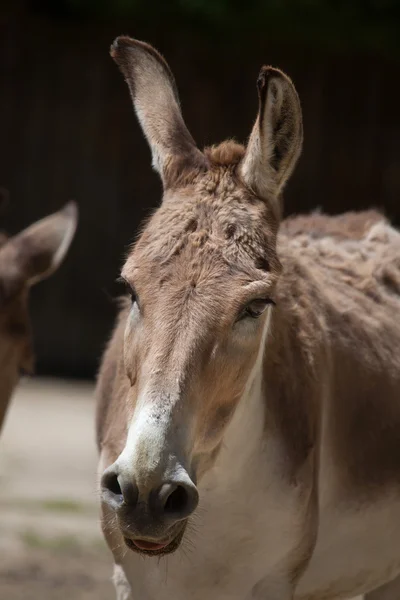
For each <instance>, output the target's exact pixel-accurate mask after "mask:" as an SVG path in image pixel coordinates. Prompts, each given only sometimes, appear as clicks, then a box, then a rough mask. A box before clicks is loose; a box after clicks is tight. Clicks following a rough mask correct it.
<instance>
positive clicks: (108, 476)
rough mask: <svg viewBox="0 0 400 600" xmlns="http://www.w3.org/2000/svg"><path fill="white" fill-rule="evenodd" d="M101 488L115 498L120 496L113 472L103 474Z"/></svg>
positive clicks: (115, 475)
mask: <svg viewBox="0 0 400 600" xmlns="http://www.w3.org/2000/svg"><path fill="white" fill-rule="evenodd" d="M102 487H103V488H105V489H107V490H108V491H109V492H111V493H112V494H115V495H116V496H122V490H121V486H120V485H119V481H118V475H117V473H115V472H114V471H110V472H108V473H104V475H103V480H102Z"/></svg>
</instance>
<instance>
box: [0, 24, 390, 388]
mask: <svg viewBox="0 0 400 600" xmlns="http://www.w3.org/2000/svg"><path fill="white" fill-rule="evenodd" d="M1 33H2V35H1V38H0V72H1V76H0V86H1V89H0V139H1V149H0V151H1V157H0V185H1V186H4V187H6V188H7V189H8V190H9V191H10V194H11V206H10V208H9V210H8V214H7V216H6V219H5V221H4V223H3V224H4V227H5V228H7V229H8V230H9V231H10V232H15V231H17V230H19V229H21V228H22V227H23V226H25V225H28V224H29V223H30V222H31V221H33V220H35V219H37V218H39V217H41V216H43V215H45V214H46V213H48V212H51V211H53V210H56V209H57V208H58V207H60V206H61V205H62V204H63V203H64V202H66V201H67V200H68V199H70V198H75V199H76V200H77V201H78V203H79V206H80V213H81V218H80V224H79V230H78V234H77V237H76V240H75V242H74V244H73V247H72V250H71V253H70V255H69V256H68V259H67V260H66V262H65V263H64V265H63V266H62V269H61V270H60V272H59V273H57V275H55V276H54V277H53V278H52V279H51V280H49V281H47V282H44V283H42V284H41V285H40V286H38V287H37V288H36V289H35V290H34V291H33V297H32V316H33V322H34V329H35V338H36V348H37V353H38V357H39V364H38V367H39V371H41V372H43V373H53V374H65V375H74V376H77V375H81V376H92V375H93V374H94V372H95V369H96V365H97V363H98V359H99V356H100V355H101V352H102V349H103V347H104V343H105V341H106V339H107V337H108V335H109V332H110V330H111V327H112V323H113V317H114V314H115V305H114V302H113V299H112V298H113V295H114V294H115V288H114V284H113V281H114V279H115V278H116V276H117V275H118V269H119V266H120V265H121V262H122V259H123V256H124V252H125V249H126V247H127V244H128V243H130V242H131V241H132V239H133V238H134V235H135V232H136V230H137V227H138V224H139V223H140V222H141V220H142V218H143V217H144V216H145V215H146V214H148V212H149V210H150V209H151V208H153V207H155V206H157V203H158V201H159V198H160V185H159V182H158V179H157V177H156V175H155V174H153V173H152V171H151V167H150V154H149V150H148V148H147V145H146V143H145V141H144V139H143V137H142V135H141V132H140V130H139V127H138V125H137V123H136V119H135V117H134V114H133V111H132V109H131V104H130V99H129V95H128V90H127V88H126V85H125V83H124V82H123V80H122V77H121V75H120V74H119V73H118V71H117V68H116V66H115V65H114V64H113V62H112V60H111V59H110V58H109V56H108V47H109V45H110V43H111V41H112V40H113V38H114V37H115V36H116V35H118V34H120V33H130V34H132V35H136V36H138V37H141V38H145V39H148V40H149V41H151V42H152V43H154V44H155V45H156V46H157V47H158V48H159V49H160V50H161V51H162V52H163V53H164V54H165V55H166V57H167V58H168V61H169V62H170V64H171V67H172V69H173V71H174V73H175V75H176V79H177V82H178V86H179V88H180V93H181V99H182V105H183V111H184V115H185V119H186V121H187V123H188V125H189V128H190V130H191V132H192V133H193V135H194V137H195V139H196V140H197V141H198V143H199V145H204V144H209V143H213V142H216V141H220V140H222V139H223V138H226V137H232V136H234V137H236V138H237V139H239V140H241V141H242V140H245V139H246V137H247V135H248V133H249V131H250V127H251V125H252V122H253V119H254V117H255V113H256V108H257V100H256V88H255V81H256V78H257V75H258V70H259V67H260V66H261V65H262V64H263V63H266V62H267V63H271V64H274V65H277V66H279V67H281V68H282V69H284V70H285V71H287V72H288V73H289V74H290V75H291V77H292V78H293V80H294V82H295V84H296V86H297V89H298V91H299V94H300V97H301V100H302V104H303V110H304V125H305V146H304V153H303V156H302V158H301V161H300V164H299V167H298V169H297V171H296V174H295V176H294V177H293V180H292V181H291V183H290V185H289V187H288V190H287V193H286V198H285V203H286V212H287V213H292V212H299V211H308V210H311V209H312V208H314V207H320V208H322V209H324V210H326V211H328V212H331V213H336V212H340V211H343V210H346V209H361V208H365V207H369V206H372V205H375V206H379V207H383V208H384V209H385V210H386V212H387V213H388V215H389V216H391V217H392V218H393V219H394V220H395V221H396V222H397V223H398V224H400V108H399V107H400V103H399V95H398V78H399V75H400V69H399V64H398V63H396V62H395V61H393V62H390V61H389V60H388V59H385V60H384V59H382V58H378V57H376V56H365V55H364V56H361V55H359V56H344V55H333V54H326V53H322V52H320V51H318V52H317V51H315V50H313V49H312V48H306V47H303V46H301V47H300V46H292V47H291V46H288V45H287V44H281V45H280V44H277V43H274V44H269V43H268V40H260V39H257V40H255V41H254V45H252V46H251V47H249V46H248V45H247V44H246V47H242V46H241V42H240V40H237V42H235V43H232V44H229V45H228V46H227V45H224V44H222V43H220V42H219V41H218V40H215V39H206V38H205V37H200V36H197V37H196V36H188V35H187V34H185V32H182V35H181V36H177V35H176V33H174V35H169V33H168V30H166V28H162V24H159V25H158V26H157V27H154V28H152V29H151V30H150V31H137V30H136V29H135V28H134V27H133V26H131V25H130V24H129V23H124V24H123V25H121V24H115V23H114V24H106V25H105V24H103V25H96V26H94V25H92V26H90V25H82V24H77V23H71V22H70V23H63V22H60V21H50V20H45V19H43V18H41V19H39V18H34V17H33V16H31V15H27V14H21V15H19V16H15V15H14V16H12V17H8V18H4V19H3V21H2V32H1Z"/></svg>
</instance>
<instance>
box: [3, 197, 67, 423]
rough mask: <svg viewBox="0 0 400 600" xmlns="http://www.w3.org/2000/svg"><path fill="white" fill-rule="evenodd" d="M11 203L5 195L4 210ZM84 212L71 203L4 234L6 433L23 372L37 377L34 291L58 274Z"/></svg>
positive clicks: (4, 405) (4, 393) (4, 412)
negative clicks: (32, 307) (31, 299)
mask: <svg viewBox="0 0 400 600" xmlns="http://www.w3.org/2000/svg"><path fill="white" fill-rule="evenodd" d="M7 200H8V194H7V193H6V192H4V191H3V192H2V193H1V197H0V207H1V210H2V211H3V210H4V207H5V204H6V203H7ZM77 220H78V210H77V207H76V204H75V203H74V202H69V203H68V204H67V205H66V206H65V207H64V208H63V209H62V210H60V211H58V212H56V213H54V214H52V215H50V216H48V217H45V218H44V219H41V220H40V221H37V222H36V223H34V224H33V225H31V226H29V227H28V228H26V229H24V230H23V231H21V232H20V233H18V234H17V235H14V236H12V237H8V236H7V235H6V234H3V233H1V234H0V430H1V427H2V424H3V422H4V417H5V415H6V411H7V408H8V406H9V402H10V398H11V395H12V393H13V390H14V389H15V386H16V385H17V383H18V380H19V377H20V375H21V373H28V374H29V373H32V372H33V367H34V352H33V342H32V330H31V323H30V318H29V290H30V288H31V286H32V285H34V284H35V283H37V282H38V281H41V280H42V279H45V278H46V277H49V276H50V275H51V274H52V273H54V271H56V270H57V269H58V267H59V266H60V264H61V262H62V260H63V258H64V257H65V255H66V253H67V251H68V248H69V246H70V244H71V242H72V239H73V237H74V234H75V230H76V226H77Z"/></svg>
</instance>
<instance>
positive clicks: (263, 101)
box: [241, 67, 303, 214]
mask: <svg viewBox="0 0 400 600" xmlns="http://www.w3.org/2000/svg"><path fill="white" fill-rule="evenodd" d="M257 87H258V99H259V110H258V116H257V120H256V122H255V125H254V127H253V131H252V133H251V136H250V139H249V142H248V145H247V149H246V153H245V156H244V158H243V161H242V164H241V175H242V177H243V180H244V181H245V183H246V185H248V186H249V187H250V188H251V189H252V190H253V191H254V192H255V193H256V194H257V195H258V196H260V197H261V198H264V199H266V200H269V201H270V202H272V203H273V204H275V206H274V208H275V210H276V211H277V213H278V214H279V212H280V207H279V195H280V193H281V191H282V189H283V187H284V185H285V183H286V182H287V180H288V179H289V177H290V175H291V174H292V172H293V169H294V167H295V165H296V162H297V159H298V158H299V156H300V153H301V148H302V143H303V119H302V114H301V106H300V100H299V97H298V95H297V92H296V90H295V87H294V85H293V83H292V82H291V80H290V79H289V77H287V75H285V74H284V73H282V71H279V70H278V69H274V68H272V67H263V68H262V69H261V72H260V75H259V77H258V80H257Z"/></svg>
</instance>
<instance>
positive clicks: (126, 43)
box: [110, 35, 138, 60]
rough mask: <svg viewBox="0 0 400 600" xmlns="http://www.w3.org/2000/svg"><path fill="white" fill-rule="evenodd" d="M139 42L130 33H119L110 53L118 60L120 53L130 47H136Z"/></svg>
mask: <svg viewBox="0 0 400 600" xmlns="http://www.w3.org/2000/svg"><path fill="white" fill-rule="evenodd" d="M137 45H138V43H137V41H136V40H134V39H132V38H130V37H129V36H128V35H119V36H118V37H117V38H115V40H114V41H113V43H112V44H111V46H110V54H111V57H112V58H113V59H114V60H117V59H118V57H119V55H120V54H121V53H122V52H124V50H126V49H127V48H128V47H131V48H132V47H135V46H137Z"/></svg>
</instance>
